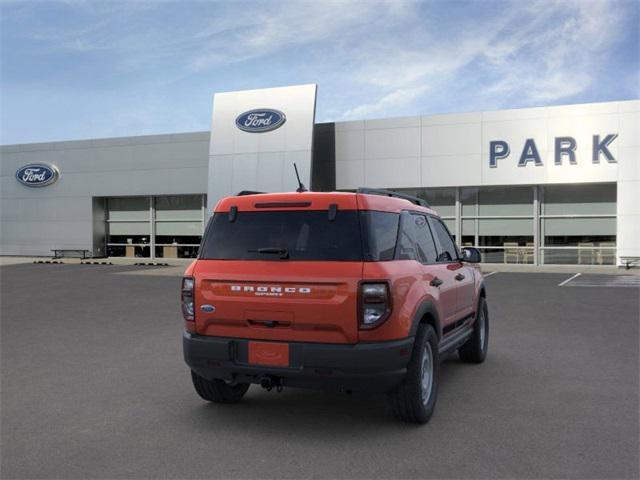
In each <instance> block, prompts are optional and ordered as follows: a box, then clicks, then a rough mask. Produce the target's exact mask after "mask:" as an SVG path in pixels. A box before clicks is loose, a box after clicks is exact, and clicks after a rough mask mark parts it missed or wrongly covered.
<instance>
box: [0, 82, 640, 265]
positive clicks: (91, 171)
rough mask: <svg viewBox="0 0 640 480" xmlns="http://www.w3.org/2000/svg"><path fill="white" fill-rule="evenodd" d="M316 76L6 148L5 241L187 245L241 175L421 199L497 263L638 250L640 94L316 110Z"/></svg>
mask: <svg viewBox="0 0 640 480" xmlns="http://www.w3.org/2000/svg"><path fill="white" fill-rule="evenodd" d="M315 109H316V86H315V85H297V86H291V87H282V88H269V89H261V90H249V91H239V92H228V93H219V94H216V95H215V96H214V100H213V115H212V122H211V131H205V132H194V133H176V134H169V135H152V136H138V137H123V138H110V139H95V140H79V141H63V142H51V143H37V144H25V145H4V146H2V147H0V154H1V159H0V175H1V183H0V254H1V255H27V256H50V255H51V251H52V250H53V249H69V250H71V249H79V250H88V251H90V252H91V254H92V255H94V256H96V257H104V256H110V257H124V256H126V257H140V258H144V257H146V258H188V257H193V256H195V255H196V253H197V249H198V244H199V242H200V239H201V236H202V233H203V230H204V227H205V225H206V222H207V220H208V218H209V216H210V212H211V210H212V208H213V207H214V206H215V203H216V202H217V201H218V200H219V199H220V198H221V197H223V196H226V195H231V194H236V193H237V192H239V191H241V190H255V191H262V192H277V191H292V190H295V188H296V186H297V181H296V177H295V173H294V170H293V163H294V162H295V163H296V164H297V166H298V169H299V170H300V174H301V176H302V180H303V182H304V183H305V184H307V185H310V186H311V189H312V190H319V191H327V190H355V189H357V188H358V187H368V188H381V189H387V190H394V191H399V192H404V193H409V194H412V195H416V196H419V197H422V198H424V199H425V200H427V202H428V203H429V204H430V205H431V206H432V207H433V208H434V209H435V210H437V211H438V213H439V214H440V215H441V216H442V217H443V218H444V219H445V221H446V223H447V225H448V227H449V229H450V231H451V233H452V234H453V235H454V236H455V238H456V241H457V243H458V244H459V245H461V246H476V247H477V248H479V249H480V250H481V252H482V254H483V260H484V261H485V262H489V263H511V264H536V265H542V264H582V265H614V264H618V265H620V264H622V261H621V258H624V257H633V256H636V257H640V100H631V101H620V102H606V103H591V104H580V105H565V106H554V107H540V108H526V109H517V110H500V111H487V112H474V113H460V114H446V115H423V116H412V117H402V118H384V119H377V120H359V121H345V122H335V123H316V122H315Z"/></svg>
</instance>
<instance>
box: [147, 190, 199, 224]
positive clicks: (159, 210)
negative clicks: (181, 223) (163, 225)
mask: <svg viewBox="0 0 640 480" xmlns="http://www.w3.org/2000/svg"><path fill="white" fill-rule="evenodd" d="M155 201H156V219H157V220H200V219H201V218H202V195H170V196H162V197H156V198H155Z"/></svg>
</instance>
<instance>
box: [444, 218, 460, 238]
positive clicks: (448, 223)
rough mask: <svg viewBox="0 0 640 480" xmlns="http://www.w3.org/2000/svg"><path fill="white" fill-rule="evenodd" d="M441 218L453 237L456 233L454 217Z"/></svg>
mask: <svg viewBox="0 0 640 480" xmlns="http://www.w3.org/2000/svg"><path fill="white" fill-rule="evenodd" d="M441 220H442V221H443V222H444V224H445V225H446V226H447V228H448V229H449V231H450V232H451V235H453V236H454V237H455V236H456V233H457V232H456V221H455V219H454V218H442V219H441Z"/></svg>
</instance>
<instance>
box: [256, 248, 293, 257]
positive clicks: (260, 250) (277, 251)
mask: <svg viewBox="0 0 640 480" xmlns="http://www.w3.org/2000/svg"><path fill="white" fill-rule="evenodd" d="M248 251H249V252H251V253H267V254H273V255H280V258H282V259H287V258H289V250H287V249H286V248H278V247H266V248H254V249H250V250H248Z"/></svg>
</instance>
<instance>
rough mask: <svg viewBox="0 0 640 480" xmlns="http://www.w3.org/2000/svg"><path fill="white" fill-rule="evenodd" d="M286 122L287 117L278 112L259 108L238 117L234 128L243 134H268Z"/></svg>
mask: <svg viewBox="0 0 640 480" xmlns="http://www.w3.org/2000/svg"><path fill="white" fill-rule="evenodd" d="M286 120H287V117H285V115H284V113H282V112H281V111H280V110H273V109H271V108H259V109H257V110H249V111H248V112H244V113H242V114H240V115H238V117H237V118H236V126H237V127H238V128H239V129H240V130H244V131H245V132H251V133H259V132H269V131H271V130H275V129H276V128H279V127H281V126H282V125H283V124H284V122H285V121H286Z"/></svg>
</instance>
